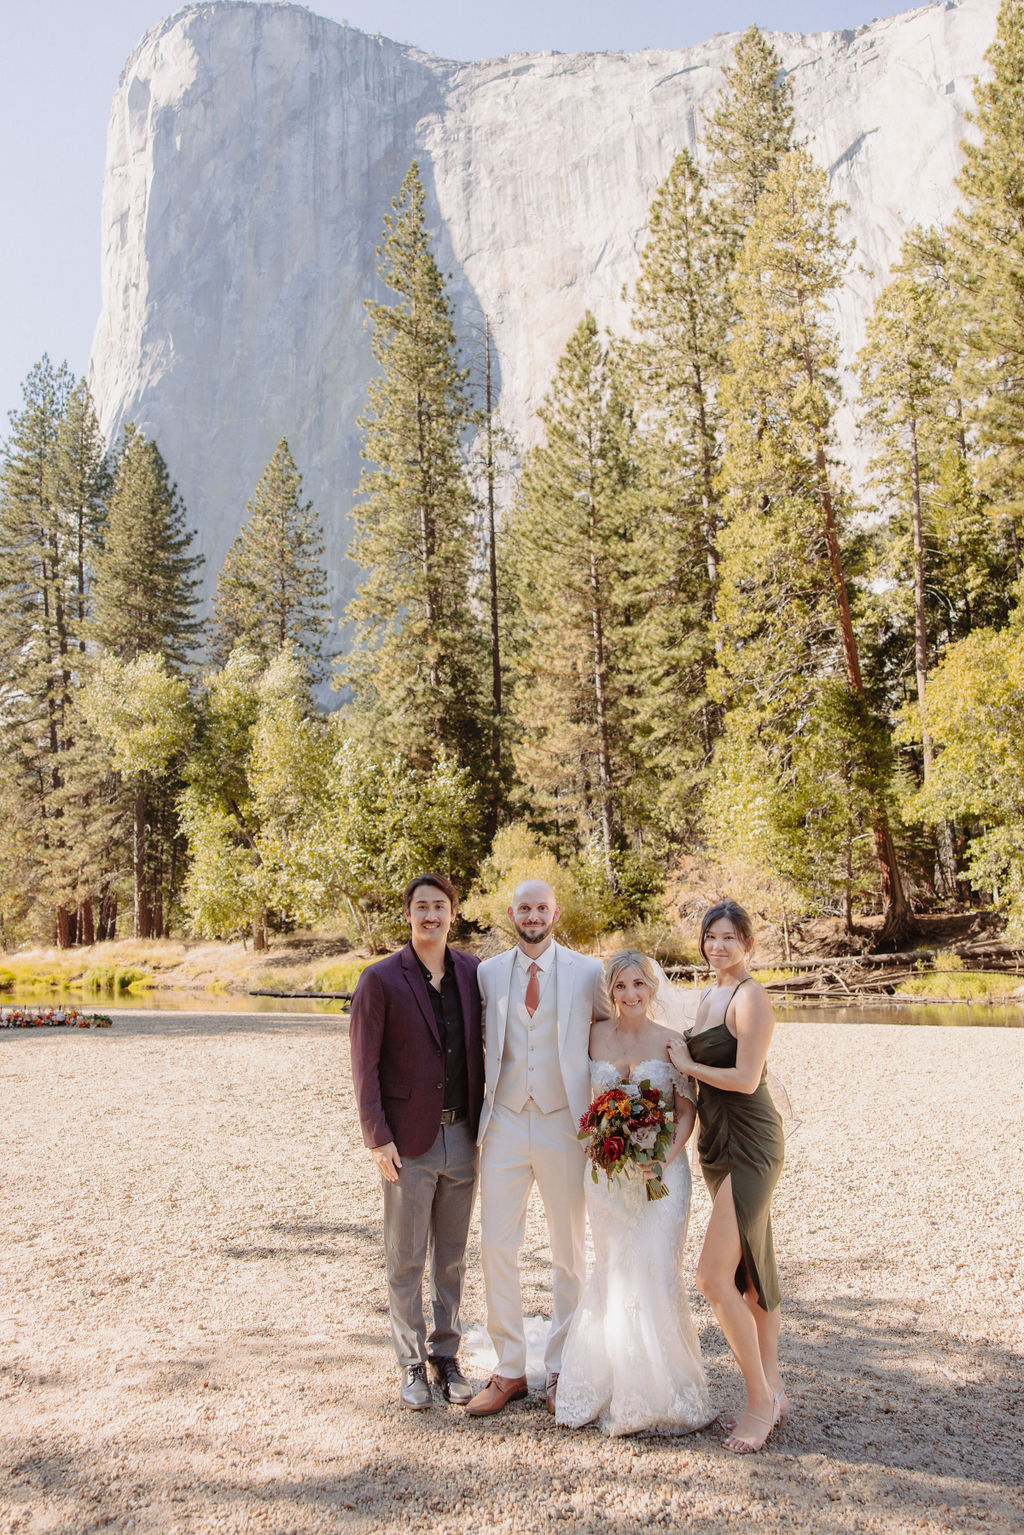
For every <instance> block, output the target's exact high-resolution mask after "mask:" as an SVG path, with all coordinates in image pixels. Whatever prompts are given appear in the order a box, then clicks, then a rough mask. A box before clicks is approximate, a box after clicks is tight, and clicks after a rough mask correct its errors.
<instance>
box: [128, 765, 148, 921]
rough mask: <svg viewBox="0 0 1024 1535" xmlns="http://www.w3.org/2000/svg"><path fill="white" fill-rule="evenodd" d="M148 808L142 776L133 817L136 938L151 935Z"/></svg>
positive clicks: (137, 786)
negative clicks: (147, 870) (147, 846)
mask: <svg viewBox="0 0 1024 1535" xmlns="http://www.w3.org/2000/svg"><path fill="white" fill-rule="evenodd" d="M146 809H147V806H146V786H145V782H144V780H143V779H142V778H140V779H139V781H138V783H137V784H136V786H135V804H134V807H133V811H134V813H133V818H132V886H133V899H134V913H133V917H134V922H133V930H134V935H135V937H136V938H148V937H149V936H150V916H149V892H148V890H147V888H146V842H147V836H146V833H147V830H148V828H147V825H146Z"/></svg>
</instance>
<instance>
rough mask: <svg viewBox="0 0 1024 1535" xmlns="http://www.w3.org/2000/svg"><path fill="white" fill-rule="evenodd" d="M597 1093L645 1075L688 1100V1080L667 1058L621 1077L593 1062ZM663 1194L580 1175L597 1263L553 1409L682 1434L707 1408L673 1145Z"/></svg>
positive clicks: (571, 1421) (686, 1206)
mask: <svg viewBox="0 0 1024 1535" xmlns="http://www.w3.org/2000/svg"><path fill="white" fill-rule="evenodd" d="M590 1079H591V1086H592V1089H593V1093H594V1096H595V1097H597V1096H598V1095H599V1094H600V1093H604V1092H607V1091H608V1089H609V1088H612V1087H618V1086H620V1085H623V1084H624V1083H625V1082H632V1083H639V1082H650V1084H651V1086H652V1087H658V1088H660V1089H661V1090H662V1092H664V1093H666V1094H668V1095H671V1093H672V1091H673V1088H674V1089H675V1090H676V1091H677V1092H680V1093H682V1094H683V1095H684V1096H686V1097H688V1098H690V1099H691V1100H692V1098H693V1094H692V1091H691V1090H690V1084H689V1080H688V1079H686V1078H681V1077H680V1076H679V1074H678V1072H677V1071H676V1070H675V1068H674V1067H673V1066H671V1065H670V1064H669V1062H668V1061H656V1060H655V1061H642V1062H641V1063H640V1064H639V1065H638V1066H634V1068H633V1070H632V1071H631V1072H630V1074H629V1077H628V1078H623V1077H621V1076H620V1075H619V1073H618V1071H617V1070H616V1069H615V1067H614V1066H613V1065H612V1064H611V1062H609V1061H592V1062H591V1066H590ZM664 1181H665V1184H666V1186H667V1188H668V1194H667V1195H666V1196H665V1198H663V1199H655V1200H648V1198H647V1193H646V1189H645V1188H644V1183H643V1179H642V1178H640V1177H639V1176H635V1175H629V1176H626V1177H621V1178H617V1179H614V1180H613V1181H612V1182H611V1183H609V1182H608V1180H607V1179H606V1178H605V1176H604V1174H603V1173H599V1174H598V1182H597V1183H594V1182H593V1180H592V1179H591V1177H590V1174H589V1171H588V1174H587V1185H586V1188H587V1213H588V1216H589V1218H590V1230H591V1236H592V1238H593V1243H594V1267H593V1269H592V1270H591V1272H590V1274H589V1275H588V1277H587V1282H586V1286H585V1288H584V1291H583V1296H582V1299H581V1300H580V1304H579V1307H578V1308H577V1311H576V1315H575V1317H574V1318H573V1322H572V1327H571V1329H570V1332H569V1336H568V1339H567V1341H566V1346H565V1352H564V1354H563V1358H562V1370H561V1374H560V1375H559V1378H558V1394H557V1397H556V1418H557V1421H558V1422H559V1423H561V1424H564V1425H565V1426H566V1427H567V1428H580V1427H582V1425H583V1424H585V1423H596V1424H597V1426H598V1427H599V1428H600V1429H602V1430H603V1431H604V1432H605V1433H606V1434H612V1435H618V1434H638V1433H641V1432H643V1431H644V1430H649V1431H652V1432H655V1433H661V1434H689V1433H693V1432H694V1430H695V1429H699V1428H704V1427H705V1426H706V1425H707V1424H708V1423H710V1422H711V1420H712V1418H713V1417H714V1412H713V1411H712V1407H711V1402H710V1400H709V1397H708V1388H707V1381H706V1380H705V1378H704V1366H703V1364H702V1363H701V1357H700V1345H699V1343H698V1342H697V1334H696V1332H695V1331H694V1326H693V1322H692V1320H691V1318H690V1308H689V1305H688V1303H687V1299H686V1291H685V1289H684V1288H683V1282H682V1274H681V1264H682V1257H683V1248H684V1246H685V1243H686V1229H687V1226H688V1224H689V1219H690V1167H689V1162H688V1159H687V1157H686V1153H685V1152H680V1153H679V1155H678V1156H677V1157H676V1159H675V1161H674V1162H673V1163H672V1165H671V1166H670V1167H669V1168H667V1170H666V1172H665V1175H664Z"/></svg>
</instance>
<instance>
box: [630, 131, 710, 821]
mask: <svg viewBox="0 0 1024 1535" xmlns="http://www.w3.org/2000/svg"><path fill="white" fill-rule="evenodd" d="M728 268H729V260H728V253H727V251H726V249H725V247H724V246H723V244H722V241H721V240H720V239H719V238H718V233H717V230H716V227H715V224H714V222H713V220H712V218H711V216H710V213H709V210H708V207H707V197H706V189H705V185H704V181H703V178H702V176H701V174H700V172H699V171H698V169H697V167H696V165H695V163H694V161H693V160H692V158H691V157H690V155H689V154H687V153H685V152H684V153H683V154H680V155H679V156H678V157H677V158H676V160H675V162H674V164H673V166H672V169H671V171H670V172H669V175H668V177H667V178H666V180H665V182H664V183H663V185H662V186H661V187H660V188H659V189H658V193H657V195H656V197H655V199H654V201H653V203H652V205H651V210H650V236H649V239H648V241H647V244H646V245H645V247H644V249H643V251H642V253H641V257H640V276H639V278H638V280H637V284H636V289H635V294H634V306H633V327H634V332H635V335H636V340H635V342H634V343H633V344H631V345H629V346H628V347H627V348H626V350H625V356H626V364H627V368H628V375H629V385H630V388H631V391H632V395H633V399H634V401H635V408H636V412H637V417H638V421H639V423H640V427H639V431H638V434H637V441H636V449H635V451H636V456H637V460H638V464H639V469H640V476H641V496H642V499H643V503H644V509H645V522H644V525H645V536H644V538H643V540H642V545H641V546H640V547H638V551H637V552H638V558H639V562H640V564H641V565H642V566H643V570H642V573H641V572H640V571H639V570H638V575H639V577H640V580H641V582H642V590H643V595H644V600H643V601H638V602H637V603H636V604H635V617H634V624H635V628H636V632H635V635H634V639H633V644H632V647H631V653H632V657H633V661H634V674H633V677H632V682H631V686H630V688H629V702H628V706H627V707H628V709H629V712H630V715H631V729H632V732H633V734H634V738H635V741H636V744H637V748H638V750H641V751H642V757H643V761H644V764H645V772H646V773H647V774H648V775H653V776H654V778H655V790H654V792H655V795H656V796H657V798H658V799H660V801H661V805H660V813H659V818H660V819H661V820H662V821H663V822H664V823H665V824H666V825H668V826H672V827H673V829H674V830H675V831H676V832H677V833H679V834H681V833H684V832H685V831H686V830H689V829H690V828H691V826H692V821H693V815H694V808H695V800H696V796H697V793H698V792H699V788H700V785H701V782H702V779H703V777H704V774H705V772H706V768H707V764H708V761H709V758H710V753H711V744H712V741H713V739H714V736H715V735H716V734H717V728H718V721H717V711H716V709H715V707H714V705H713V703H712V702H711V700H710V699H709V697H708V692H707V681H706V679H707V673H708V670H709V668H710V666H711V664H712V658H713V649H712V643H711V635H710V622H711V619H712V617H713V614H714V603H715V584H716V581H717V574H718V547H717V541H718V531H719V524H720V521H721V512H722V508H721V492H720V488H719V483H718V472H719V468H720V454H721V445H722V422H721V414H720V409H719V401H718V391H719V388H720V384H721V378H722V373H723V370H724V366H725V326H726V320H727V316H728V312H729V309H728V303H727V290H726V278H727V276H728ZM644 556H646V558H644Z"/></svg>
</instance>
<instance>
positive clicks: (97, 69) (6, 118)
mask: <svg viewBox="0 0 1024 1535" xmlns="http://www.w3.org/2000/svg"><path fill="white" fill-rule="evenodd" d="M215 3H227V0H215ZM308 8H309V9H310V10H313V11H316V12H318V13H319V14H320V15H322V16H330V17H333V18H334V19H335V20H338V21H342V20H344V21H348V22H349V23H350V24H351V25H352V26H354V27H360V28H362V29H363V31H366V32H382V33H384V34H385V35H386V36H388V37H393V38H395V39H396V40H397V41H399V42H404V43H414V44H416V46H417V47H420V48H423V49H426V50H428V51H430V52H432V53H437V54H440V55H442V56H444V57H447V58H459V59H472V58H487V57H491V56H494V55H496V54H504V53H513V52H535V51H539V50H542V49H545V48H555V49H559V50H561V51H562V52H572V51H575V50H591V49H593V50H603V49H624V50H626V51H629V52H632V51H634V50H636V49H639V48H647V47H650V48H683V47H687V46H688V45H689V44H691V43H699V42H703V41H704V40H705V39H706V38H707V37H709V36H710V35H711V34H712V33H713V32H716V31H720V32H732V31H738V30H740V29H742V28H744V27H747V26H749V25H750V24H751V23H752V22H756V23H757V24H758V26H761V27H763V28H765V30H768V31H787V32H820V31H827V30H833V29H838V28H841V27H856V26H860V25H861V24H862V23H864V22H866V21H870V20H872V18H873V17H875V16H876V15H881V16H892V15H895V14H897V13H898V12H899V11H902V10H908V9H911V6H910V5H908V4H903V5H899V4H896V5H893V4H886V3H885V0H813V3H812V0H760V3H752V0H718V3H717V4H716V5H715V6H713V7H712V6H707V5H698V4H695V3H693V0H685V3H684V0H675V3H672V0H516V3H515V4H514V5H509V4H504V5H486V4H481V3H480V0H430V3H429V4H424V3H423V0H420V3H418V4H417V3H416V0H325V3H323V4H314V5H311V6H309V7H308ZM176 9H180V7H178V6H175V5H173V4H166V5H162V4H161V3H160V0H34V3H32V4H26V3H24V0H23V3H21V4H19V5H17V6H16V5H14V4H13V3H11V4H8V5H7V6H6V7H5V16H4V21H3V32H2V36H3V49H2V52H0V146H2V147H0V154H2V161H0V163H2V166H3V172H4V181H5V186H4V194H5V195H4V206H5V211H6V214H7V218H6V219H5V223H6V229H5V233H4V239H3V241H2V242H0V293H2V294H3V324H2V327H0V335H2V337H3V341H2V347H0V435H2V436H6V435H7V414H8V411H10V410H11V409H15V408H17V407H18V406H19V405H20V402H21V382H22V380H23V379H24V377H25V375H26V374H27V372H28V370H29V368H30V367H31V366H32V364H33V363H34V362H36V361H37V360H38V358H39V357H40V356H41V355H42V353H43V352H48V353H49V354H50V357H51V358H53V359H54V360H55V361H59V360H61V359H65V358H66V359H67V361H68V362H69V363H70V365H71V367H72V368H73V369H74V370H75V372H76V373H84V372H85V370H86V367H87V364H88V359H89V346H90V343H91V340H92V332H93V328H94V326H95V323H96V318H97V315H98V313H99V304H100V273H99V265H100V234H99V227H100V193H101V188H102V182H103V156H104V142H105V137H106V126H107V113H108V110H109V107H110V101H111V98H112V96H113V93H114V90H115V87H116V85H117V81H118V77H119V75H120V72H121V68H122V66H123V64H124V61H125V59H126V58H127V56H128V54H129V53H130V52H131V50H132V49H133V48H134V46H135V44H136V43H137V42H138V41H139V39H140V38H141V37H142V35H143V33H144V32H146V30H147V29H148V28H149V27H151V26H154V25H155V24H156V23H157V22H158V21H160V20H161V19H162V18H163V17H164V16H166V15H169V14H171V13H172V11H174V10H176Z"/></svg>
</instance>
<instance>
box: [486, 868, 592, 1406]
mask: <svg viewBox="0 0 1024 1535" xmlns="http://www.w3.org/2000/svg"><path fill="white" fill-rule="evenodd" d="M508 914H509V916H510V918H511V919H512V923H513V925H514V927H515V930H516V935H517V937H518V939H519V942H518V943H517V945H516V947H515V948H514V949H509V950H508V951H507V952H506V953H504V954H498V955H496V956H495V957H494V958H493V959H486V960H484V962H483V964H481V966H480V967H479V969H478V970H477V981H478V984H479V987H480V996H481V998H482V999H483V1004H484V1049H485V1056H486V1079H485V1088H484V1105H483V1110H482V1113H481V1116H480V1132H479V1142H480V1225H481V1231H480V1236H481V1257H482V1265H483V1274H484V1286H485V1289H486V1292H487V1330H488V1332H489V1333H490V1335H491V1342H492V1344H493V1345H494V1349H495V1352H496V1353H497V1356H498V1364H497V1369H496V1370H495V1373H494V1374H493V1375H492V1376H491V1378H490V1380H489V1381H488V1382H487V1385H486V1386H485V1387H484V1388H483V1390H482V1391H479V1392H478V1393H477V1395H476V1396H475V1397H474V1398H473V1400H472V1401H471V1402H470V1403H469V1405H468V1406H467V1408H466V1412H467V1413H468V1414H469V1416H470V1417H486V1416H488V1415H489V1414H491V1413H494V1412H500V1411H501V1409H502V1408H503V1407H504V1406H505V1405H506V1403H508V1402H512V1401H515V1400H516V1399H517V1398H518V1397H523V1396H525V1395H526V1389H527V1388H526V1336H525V1332H524V1329H523V1307H522V1297H521V1294H520V1289H519V1249H520V1247H521V1245H522V1241H523V1233H524V1231H525V1227H526V1206H527V1202H528V1200H529V1197H530V1190H531V1188H532V1187H533V1184H534V1183H536V1184H537V1187H538V1189H539V1190H540V1195H541V1198H542V1200H543V1201H544V1210H545V1213H546V1215H547V1221H548V1236H549V1240H550V1243H551V1259H552V1286H551V1288H552V1318H551V1330H550V1332H549V1334H548V1341H547V1347H546V1349H545V1353H544V1366H545V1370H546V1372H547V1389H546V1396H547V1404H548V1407H549V1409H550V1410H551V1411H552V1412H554V1410H555V1390H556V1387H557V1383H558V1371H559V1366H560V1364H561V1358H562V1347H563V1344H564V1343H565V1336H566V1333H567V1332H568V1330H569V1323H570V1322H571V1321H572V1315H573V1312H574V1311H575V1309H576V1303H577V1301H578V1299H579V1294H580V1289H581V1286H582V1282H583V1272H584V1247H583V1241H584V1231H585V1226H586V1209H585V1205H584V1198H583V1176H584V1170H585V1158H584V1155H583V1148H582V1145H581V1143H580V1142H579V1140H578V1139H577V1136H576V1130H577V1126H578V1124H579V1121H580V1116H581V1115H582V1114H583V1113H585V1111H586V1109H587V1106H588V1105H589V1103H590V1058H589V1046H590V1026H591V1023H592V1022H593V1021H594V1020H595V1019H606V1018H608V1017H609V1016H610V1008H609V1004H608V999H607V996H606V993H605V988H604V972H603V969H602V966H601V961H600V960H598V959H592V958H590V957H589V956H588V955H584V954H574V953H573V951H572V950H571V949H566V948H563V946H562V945H561V944H560V943H556V942H555V941H554V939H553V938H552V936H551V933H552V929H553V928H554V926H555V923H556V922H557V921H558V918H559V915H560V913H559V909H558V907H557V906H556V904H555V893H554V891H553V890H552V888H551V886H550V885H548V884H545V883H544V881H543V880H527V881H525V882H524V883H523V884H521V885H519V886H518V887H517V889H516V892H515V895H514V896H513V904H512V905H511V906H510V907H509V909H508Z"/></svg>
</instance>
